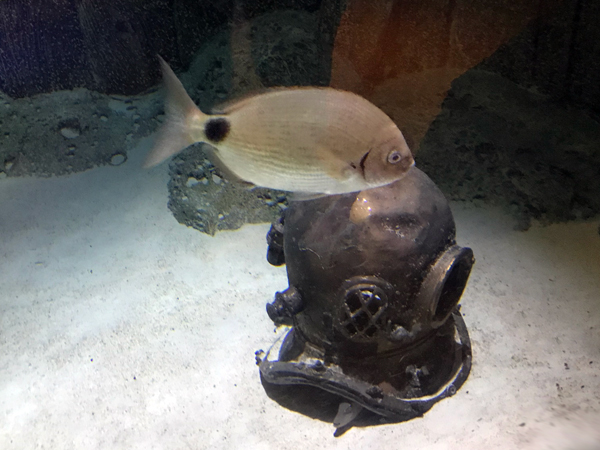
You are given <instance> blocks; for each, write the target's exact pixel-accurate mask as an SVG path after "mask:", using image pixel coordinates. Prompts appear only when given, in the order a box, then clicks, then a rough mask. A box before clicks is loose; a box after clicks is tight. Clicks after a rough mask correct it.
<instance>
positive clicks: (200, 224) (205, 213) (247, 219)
mask: <svg viewBox="0 0 600 450" xmlns="http://www.w3.org/2000/svg"><path fill="white" fill-rule="evenodd" d="M204 159H205V155H204V153H203V152H202V150H201V146H200V145H196V146H193V147H191V148H190V149H187V150H184V151H183V152H182V153H180V154H179V155H177V156H176V157H175V158H174V160H173V161H172V163H171V165H170V175H171V179H170V181H169V209H170V210H171V212H172V213H173V215H174V216H175V218H176V219H177V220H178V221H179V222H180V223H183V224H185V225H187V226H190V227H193V228H195V229H197V230H199V231H202V232H203V233H207V234H210V235H214V234H215V233H216V232H217V231H222V230H235V229H237V228H240V227H241V226H242V225H244V224H246V223H264V222H272V221H274V220H275V219H277V218H278V217H279V214H280V208H281V206H285V200H283V199H284V198H285V193H283V192H279V191H272V190H269V189H262V188H255V189H252V190H248V189H247V188H246V187H244V186H241V185H239V184H237V183H235V182H231V183H219V184H216V183H209V182H208V180H207V177H211V178H212V177H213V175H216V176H218V177H219V178H221V176H220V175H219V174H217V173H216V169H215V168H214V167H213V166H212V165H205V164H202V162H203V160H204ZM191 179H192V180H200V182H198V183H190V182H189V180H191ZM273 198H276V199H281V200H280V203H277V202H275V203H271V204H269V205H267V203H266V199H273Z"/></svg>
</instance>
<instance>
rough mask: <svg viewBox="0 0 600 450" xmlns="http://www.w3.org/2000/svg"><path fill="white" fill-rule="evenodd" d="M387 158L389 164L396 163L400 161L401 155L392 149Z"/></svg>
mask: <svg viewBox="0 0 600 450" xmlns="http://www.w3.org/2000/svg"><path fill="white" fill-rule="evenodd" d="M387 160H388V162H389V163H390V164H398V163H399V162H400V161H402V155H401V154H400V152H399V151H398V150H392V151H391V152H390V153H389V154H388V158H387Z"/></svg>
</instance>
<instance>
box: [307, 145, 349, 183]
mask: <svg viewBox="0 0 600 450" xmlns="http://www.w3.org/2000/svg"><path fill="white" fill-rule="evenodd" d="M316 155H317V158H318V159H319V161H320V162H321V166H322V167H323V168H324V169H325V173H326V174H327V175H328V176H330V177H331V178H333V179H334V180H337V181H348V180H350V179H351V178H354V177H356V176H357V175H359V170H358V168H357V167H356V164H354V163H352V162H351V161H346V160H344V159H342V158H340V157H338V156H335V155H333V154H332V153H331V152H330V151H328V150H327V149H323V150H319V151H317V152H316Z"/></svg>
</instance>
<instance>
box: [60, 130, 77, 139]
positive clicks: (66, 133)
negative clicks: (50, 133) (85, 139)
mask: <svg viewBox="0 0 600 450" xmlns="http://www.w3.org/2000/svg"><path fill="white" fill-rule="evenodd" d="M60 134H62V135H63V136H64V137H66V138H67V139H75V138H76V137H78V136H79V134H80V133H79V129H78V128H71V127H63V128H61V129H60Z"/></svg>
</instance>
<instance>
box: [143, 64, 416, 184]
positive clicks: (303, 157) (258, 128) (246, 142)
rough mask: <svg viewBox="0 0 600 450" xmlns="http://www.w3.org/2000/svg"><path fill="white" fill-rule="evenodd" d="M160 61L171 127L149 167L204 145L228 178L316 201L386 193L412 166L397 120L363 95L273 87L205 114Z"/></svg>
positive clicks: (160, 138)
mask: <svg viewBox="0 0 600 450" xmlns="http://www.w3.org/2000/svg"><path fill="white" fill-rule="evenodd" d="M159 60H160V66H161V70H162V74H163V79H164V83H165V85H166V91H167V98H166V102H165V120H164V122H163V123H162V125H161V127H160V129H159V131H158V135H157V138H156V140H155V143H154V146H153V148H152V150H151V151H150V152H149V154H148V156H147V158H146V160H145V162H144V167H146V168H150V167H153V166H156V165H158V164H160V163H161V162H163V161H164V160H166V159H168V158H169V157H171V156H173V155H175V154H177V153H179V152H180V151H182V150H183V149H185V148H186V147H188V146H190V145H192V144H195V143H199V142H201V143H205V144H208V146H206V145H205V146H204V150H205V151H206V150H207V154H208V157H209V159H210V160H211V162H213V164H214V165H215V166H217V167H218V168H220V169H222V170H223V172H224V174H225V176H226V178H227V177H230V178H231V177H233V178H235V179H237V180H239V181H242V182H245V183H247V184H249V185H252V186H258V187H265V188H271V189H277V190H282V191H289V192H293V193H299V194H300V195H302V194H304V195H308V196H310V195H335V194H344V193H350V192H358V191H361V190H365V189H371V188H375V187H379V186H384V185H387V184H389V183H392V182H394V181H396V180H398V179H400V178H401V177H403V176H404V175H405V174H406V173H407V171H408V170H409V169H410V168H411V167H413V166H414V158H413V156H412V153H411V151H410V149H409V147H408V145H407V143H406V140H405V139H404V136H403V135H402V132H401V131H400V129H399V128H398V127H397V126H396V124H395V123H394V121H393V120H392V119H391V118H390V117H388V116H387V115H386V114H385V113H384V112H383V111H382V110H381V109H379V108H378V107H376V106H375V105H374V104H372V103H371V102H369V101H368V100H366V99H364V98H363V97H361V96H359V95H357V94H354V93H351V92H347V91H341V90H338V89H335V88H331V87H309V86H306V87H282V88H272V89H268V90H266V91H265V92H261V93H257V94H254V95H249V96H247V97H244V98H241V99H238V100H235V101H233V102H230V103H229V104H227V105H224V106H223V107H221V108H220V109H217V110H215V111H212V112H211V113H210V114H206V113H204V112H202V111H201V110H200V109H199V108H198V107H197V106H196V104H195V103H194V101H193V100H192V99H191V98H190V96H189V95H188V94H187V92H186V90H185V88H184V87H183V85H182V83H181V82H180V81H179V79H178V78H177V76H176V75H175V73H174V72H173V70H172V69H171V68H170V67H169V65H168V64H167V63H166V62H165V61H164V60H163V59H162V58H160V57H159Z"/></svg>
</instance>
